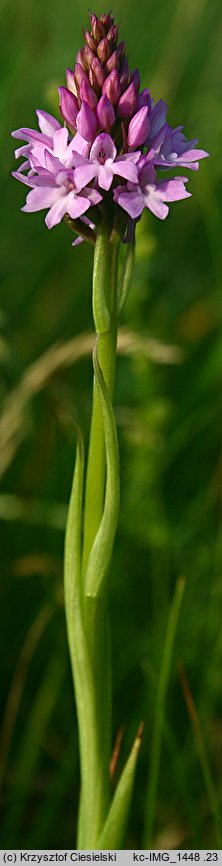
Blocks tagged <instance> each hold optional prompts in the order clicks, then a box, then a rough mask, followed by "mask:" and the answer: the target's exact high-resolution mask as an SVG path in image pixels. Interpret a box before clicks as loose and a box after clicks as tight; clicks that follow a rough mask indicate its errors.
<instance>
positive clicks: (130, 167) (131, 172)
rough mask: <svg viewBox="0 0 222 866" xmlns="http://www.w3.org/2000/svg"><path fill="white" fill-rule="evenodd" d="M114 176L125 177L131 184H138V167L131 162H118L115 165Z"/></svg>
mask: <svg viewBox="0 0 222 866" xmlns="http://www.w3.org/2000/svg"><path fill="white" fill-rule="evenodd" d="M113 174H117V175H119V176H120V177H125V178H126V180H130V181H131V183H138V171H137V168H136V165H134V163H133V162H130V160H127V161H124V162H123V160H119V161H118V162H117V161H116V162H114V163H113Z"/></svg>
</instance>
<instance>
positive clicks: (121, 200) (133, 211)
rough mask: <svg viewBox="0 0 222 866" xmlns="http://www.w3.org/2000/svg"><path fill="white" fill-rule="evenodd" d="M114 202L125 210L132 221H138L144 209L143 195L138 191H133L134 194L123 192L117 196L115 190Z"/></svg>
mask: <svg viewBox="0 0 222 866" xmlns="http://www.w3.org/2000/svg"><path fill="white" fill-rule="evenodd" d="M114 201H117V202H118V204H119V205H120V207H122V208H123V209H124V210H126V212H127V213H128V214H129V215H130V216H131V217H132V219H138V217H140V216H141V214H142V212H143V210H144V207H145V203H144V199H143V194H142V192H141V190H140V189H138V190H135V192H125V193H122V194H121V195H118V190H115V193H114Z"/></svg>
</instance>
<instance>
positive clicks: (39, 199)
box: [22, 187, 61, 213]
mask: <svg viewBox="0 0 222 866" xmlns="http://www.w3.org/2000/svg"><path fill="white" fill-rule="evenodd" d="M60 195H61V193H60V190H58V188H57V187H56V189H55V188H54V189H52V188H51V187H46V189H41V188H40V189H39V188H36V189H32V190H31V192H29V193H28V195H27V199H26V204H25V206H24V207H23V208H22V210H23V211H25V212H26V213H33V212H34V211H38V210H44V208H46V207H51V205H53V204H54V203H55V202H56V201H57V199H58V198H59V197H60Z"/></svg>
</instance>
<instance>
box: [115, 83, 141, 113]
mask: <svg viewBox="0 0 222 866" xmlns="http://www.w3.org/2000/svg"><path fill="white" fill-rule="evenodd" d="M136 105H137V90H136V87H135V84H134V82H133V81H132V84H130V85H129V87H128V88H127V90H125V92H124V93H123V94H122V96H121V97H120V100H119V102H118V114H119V117H128V118H130V117H132V115H133V114H134V112H135V110H136Z"/></svg>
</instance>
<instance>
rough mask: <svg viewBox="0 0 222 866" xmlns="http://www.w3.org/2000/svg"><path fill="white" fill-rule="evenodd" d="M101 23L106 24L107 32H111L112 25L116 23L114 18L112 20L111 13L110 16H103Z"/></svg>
mask: <svg viewBox="0 0 222 866" xmlns="http://www.w3.org/2000/svg"><path fill="white" fill-rule="evenodd" d="M100 21H101V22H102V24H104V27H105V28H106V30H109V28H110V27H112V24H113V23H114V18H112V16H111V15H110V12H109V13H108V15H106V13H104V14H103V15H101V18H100Z"/></svg>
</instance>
